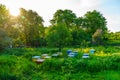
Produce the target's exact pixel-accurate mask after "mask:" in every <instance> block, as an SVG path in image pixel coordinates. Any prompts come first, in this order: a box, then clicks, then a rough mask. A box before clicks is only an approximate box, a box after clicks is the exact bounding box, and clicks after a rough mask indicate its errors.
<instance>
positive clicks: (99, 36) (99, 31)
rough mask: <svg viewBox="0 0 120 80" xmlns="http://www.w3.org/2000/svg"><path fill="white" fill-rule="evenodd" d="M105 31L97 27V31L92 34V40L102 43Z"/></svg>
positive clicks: (95, 42)
mask: <svg viewBox="0 0 120 80" xmlns="http://www.w3.org/2000/svg"><path fill="white" fill-rule="evenodd" d="M102 35H103V33H102V29H97V30H96V32H95V33H94V34H93V35H92V42H93V43H94V44H97V45H98V44H102V43H103V36H102Z"/></svg>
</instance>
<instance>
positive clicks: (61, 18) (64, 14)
mask: <svg viewBox="0 0 120 80" xmlns="http://www.w3.org/2000/svg"><path fill="white" fill-rule="evenodd" d="M76 18H77V17H76V15H75V13H73V12H72V11H71V10H67V9H66V10H61V9H60V10H57V11H56V12H55V14H54V16H53V19H52V20H51V21H50V22H51V24H52V25H57V24H59V23H65V24H66V26H67V27H68V28H71V27H72V26H73V25H75V20H76Z"/></svg>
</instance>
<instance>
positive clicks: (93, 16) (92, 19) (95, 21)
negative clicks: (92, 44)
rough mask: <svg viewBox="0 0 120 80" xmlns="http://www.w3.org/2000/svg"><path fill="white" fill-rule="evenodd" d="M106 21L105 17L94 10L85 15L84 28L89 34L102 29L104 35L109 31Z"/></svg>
mask: <svg viewBox="0 0 120 80" xmlns="http://www.w3.org/2000/svg"><path fill="white" fill-rule="evenodd" d="M106 23H107V22H106V19H105V17H103V15H102V14H101V13H100V12H98V11H96V10H94V11H92V12H91V11H89V12H87V13H86V14H85V15H84V25H83V27H86V28H87V31H88V33H89V34H91V35H92V34H94V33H95V32H96V30H97V29H102V31H103V33H104V31H106V30H107V26H106Z"/></svg>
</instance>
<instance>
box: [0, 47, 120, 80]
mask: <svg viewBox="0 0 120 80" xmlns="http://www.w3.org/2000/svg"><path fill="white" fill-rule="evenodd" d="M92 48H94V49H95V53H94V54H90V58H89V59H83V58H82V55H83V54H84V52H85V51H86V52H87V51H89V50H90V49H92ZM68 49H71V50H75V51H78V55H77V56H76V57H74V58H69V57H68V56H67V50H68ZM57 50H58V49H57V48H16V49H5V50H3V51H1V52H0V80H119V79H120V47H119V46H116V47H110V46H109V47H105V46H99V47H89V48H64V49H63V50H62V53H63V54H62V55H61V56H58V57H56V58H50V59H46V60H45V61H44V62H43V63H42V64H39V65H38V64H36V63H35V62H33V61H32V56H35V55H37V56H40V55H41V54H44V53H47V54H49V55H52V54H53V53H56V52H57Z"/></svg>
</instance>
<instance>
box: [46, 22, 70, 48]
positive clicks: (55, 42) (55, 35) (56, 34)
mask: <svg viewBox="0 0 120 80" xmlns="http://www.w3.org/2000/svg"><path fill="white" fill-rule="evenodd" d="M47 41H48V45H50V46H54V47H58V48H59V49H61V48H63V47H64V46H66V45H68V44H69V43H70V41H71V35H70V32H69V31H68V29H67V27H66V24H64V23H62V24H61V23H60V24H58V25H56V26H53V27H50V30H49V32H48V35H47Z"/></svg>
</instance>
